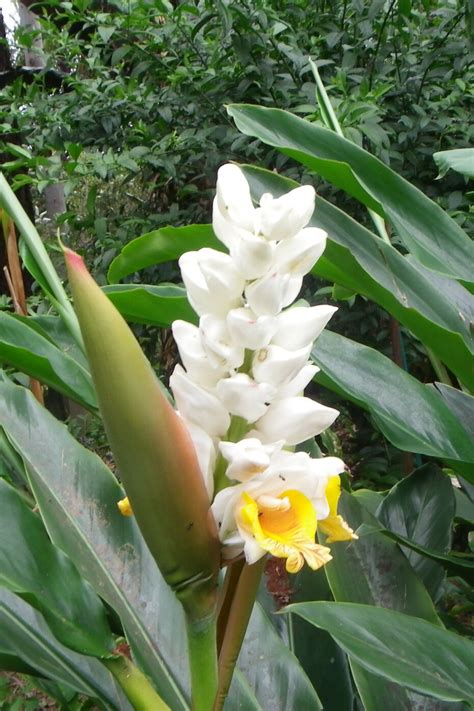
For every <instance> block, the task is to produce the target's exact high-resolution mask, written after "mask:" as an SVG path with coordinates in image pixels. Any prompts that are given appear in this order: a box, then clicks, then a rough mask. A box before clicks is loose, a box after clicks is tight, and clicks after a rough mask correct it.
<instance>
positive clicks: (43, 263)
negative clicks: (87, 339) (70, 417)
mask: <svg viewBox="0 0 474 711" xmlns="http://www.w3.org/2000/svg"><path fill="white" fill-rule="evenodd" d="M0 205H1V206H2V207H3V208H4V209H5V211H6V212H7V213H8V215H9V216H10V218H11V219H12V220H13V222H14V223H15V224H16V226H17V227H18V229H19V230H20V232H21V234H22V236H23V239H24V240H25V243H26V245H27V246H28V249H29V250H30V252H31V254H32V255H33V257H34V259H35V261H36V263H37V265H38V267H39V269H40V271H41V274H42V275H43V277H44V278H45V280H46V282H47V284H48V287H49V289H50V290H51V295H52V297H53V298H52V299H51V302H52V303H53V305H54V306H56V308H57V310H58V313H59V314H60V316H61V317H62V318H63V320H64V322H65V324H66V326H67V328H68V329H69V331H70V332H71V335H72V336H73V337H74V340H75V341H76V343H77V344H78V345H79V347H80V348H81V349H82V350H84V342H83V340H82V335H81V330H80V328H79V323H78V321H77V317H76V314H75V313H74V309H73V308H72V306H71V302H70V301H69V298H68V295H67V294H66V292H65V290H64V288H63V285H62V283H61V280H60V278H59V276H58V274H57V272H56V269H55V268H54V265H53V263H52V261H51V259H50V258H49V254H48V252H47V251H46V248H45V246H44V244H43V242H42V240H41V237H40V236H39V234H38V232H37V230H36V227H35V226H34V224H33V223H32V222H31V220H30V218H29V217H28V215H27V214H26V212H25V211H24V209H23V207H22V206H21V204H20V202H19V200H18V198H17V196H16V195H15V193H14V192H13V190H12V189H11V187H10V185H9V184H8V182H7V180H6V178H5V176H4V175H3V174H2V173H0ZM46 296H48V297H49V296H50V295H49V294H48V293H47V294H46Z"/></svg>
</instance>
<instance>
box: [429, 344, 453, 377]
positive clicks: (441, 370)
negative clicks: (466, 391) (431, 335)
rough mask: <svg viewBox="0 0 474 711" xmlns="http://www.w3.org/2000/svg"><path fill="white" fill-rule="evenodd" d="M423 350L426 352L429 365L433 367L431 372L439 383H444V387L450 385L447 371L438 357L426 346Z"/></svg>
mask: <svg viewBox="0 0 474 711" xmlns="http://www.w3.org/2000/svg"><path fill="white" fill-rule="evenodd" d="M425 350H426V355H427V356H428V358H429V360H430V362H431V365H432V366H433V370H434V372H435V373H436V375H437V376H438V378H439V380H440V382H441V383H444V384H445V385H451V386H452V382H451V378H450V377H449V374H448V371H447V370H446V368H445V367H444V365H443V363H442V362H441V361H440V359H439V358H438V356H437V355H436V354H435V353H433V351H432V350H431V348H428V346H426V345H425Z"/></svg>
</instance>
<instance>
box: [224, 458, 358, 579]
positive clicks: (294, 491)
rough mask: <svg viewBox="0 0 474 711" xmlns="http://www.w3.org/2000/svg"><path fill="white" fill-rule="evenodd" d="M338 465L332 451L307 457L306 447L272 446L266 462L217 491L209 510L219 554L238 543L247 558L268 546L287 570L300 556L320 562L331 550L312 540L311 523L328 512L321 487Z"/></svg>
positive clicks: (313, 528)
mask: <svg viewBox="0 0 474 711" xmlns="http://www.w3.org/2000/svg"><path fill="white" fill-rule="evenodd" d="M254 448H255V449H258V448H257V447H256V446H255V445H254ZM235 459H237V458H236V457H235V458H234V461H233V462H232V464H233V465H234V467H235V466H236V462H235ZM262 466H263V457H262ZM343 470H344V463H343V462H342V461H341V460H340V459H337V458H335V457H325V458H323V459H311V458H310V457H309V456H308V455H307V454H306V453H305V452H298V453H296V454H293V453H291V452H284V451H276V452H275V453H273V455H271V457H270V464H269V466H268V467H267V468H265V469H263V470H261V471H258V473H256V474H255V475H254V476H253V477H251V478H249V479H247V480H246V481H244V482H243V483H242V484H238V485H235V486H230V487H227V488H226V489H223V490H222V491H220V492H219V493H218V494H217V496H216V498H215V499H214V502H213V504H212V512H213V514H214V517H215V519H216V522H217V525H218V528H219V536H220V539H221V541H222V543H223V546H224V548H223V554H224V557H230V556H233V555H234V553H235V550H236V548H238V547H239V543H240V547H243V549H244V552H245V557H246V559H247V562H248V563H249V564H252V563H255V562H256V561H257V560H259V559H260V558H261V557H262V556H263V555H265V553H266V552H270V553H273V554H274V555H277V556H279V557H283V558H286V559H287V569H288V570H289V571H290V572H297V571H298V570H299V569H300V568H301V567H302V565H303V563H304V561H305V560H306V562H307V563H308V564H309V565H310V566H311V567H312V568H314V569H316V568H318V567H320V566H321V565H324V563H326V562H328V560H330V558H331V556H330V554H329V549H327V548H325V547H324V546H320V545H318V544H317V543H315V540H314V538H315V533H316V527H317V522H318V520H320V519H326V518H328V517H329V516H330V514H331V507H330V505H329V503H328V501H327V497H326V490H327V488H328V484H329V482H330V480H331V478H333V477H337V475H338V474H339V473H340V472H342V471H343ZM336 535H337V533H336ZM239 539H240V541H239Z"/></svg>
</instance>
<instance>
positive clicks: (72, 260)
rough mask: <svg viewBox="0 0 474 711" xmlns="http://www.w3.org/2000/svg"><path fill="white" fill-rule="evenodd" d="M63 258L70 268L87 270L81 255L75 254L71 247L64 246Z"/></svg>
mask: <svg viewBox="0 0 474 711" xmlns="http://www.w3.org/2000/svg"><path fill="white" fill-rule="evenodd" d="M64 259H65V260H66V262H67V264H68V266H69V267H70V268H71V269H75V270H77V271H87V267H86V265H85V264H84V260H83V258H82V257H81V255H80V254H77V252H73V251H72V249H68V247H65V248H64Z"/></svg>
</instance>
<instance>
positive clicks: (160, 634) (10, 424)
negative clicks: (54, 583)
mask: <svg viewBox="0 0 474 711" xmlns="http://www.w3.org/2000/svg"><path fill="white" fill-rule="evenodd" d="M0 425H1V426H3V425H5V431H6V434H7V435H8V438H9V440H10V441H11V442H12V443H13V445H14V446H15V448H16V449H17V451H18V452H20V453H21V455H22V456H23V459H24V461H25V465H26V467H27V471H28V475H29V479H30V482H31V486H32V489H33V491H34V493H35V498H36V500H37V502H38V505H39V508H40V512H41V515H42V517H43V520H44V521H45V524H46V528H47V530H48V533H49V534H50V536H51V538H52V539H53V542H54V543H55V544H56V545H57V546H58V547H60V548H61V549H62V550H64V551H65V552H66V553H67V554H68V555H69V557H70V558H72V560H74V563H75V564H76V566H77V567H78V569H79V570H80V572H81V573H82V575H83V576H84V578H85V579H86V580H88V581H89V582H90V584H91V585H92V587H93V588H94V589H95V590H96V592H98V593H99V594H100V595H101V597H103V598H104V599H105V600H106V601H107V602H108V603H109V604H110V605H111V606H112V607H113V608H114V609H115V610H116V612H117V613H118V615H119V616H120V618H121V621H122V624H123V625H124V628H125V631H126V634H127V637H128V640H129V642H130V644H131V647H132V650H133V653H134V656H135V659H136V660H137V661H138V663H139V665H140V667H141V668H142V670H143V671H145V673H146V674H147V675H148V676H149V677H150V679H152V680H153V681H154V682H155V685H156V688H157V690H158V692H159V693H160V696H162V698H163V699H164V700H165V701H166V703H168V704H169V706H170V707H171V708H172V709H173V711H175V710H176V711H179V710H180V709H183V710H187V709H189V705H188V702H187V693H188V690H189V679H188V664H187V651H186V634H185V628H184V616H183V612H182V608H181V605H180V604H179V603H178V601H177V599H176V597H175V596H174V595H173V594H172V592H171V590H170V589H169V587H168V586H167V585H166V583H165V582H164V580H163V578H162V577H161V575H160V573H159V570H158V568H157V566H156V564H155V562H154V560H153V559H152V557H151V555H150V553H149V551H148V548H147V547H146V545H145V543H144V541H143V538H142V536H141V534H140V531H139V529H138V527H137V525H136V523H135V521H134V519H133V517H132V518H124V517H123V516H121V515H120V514H119V512H118V509H117V501H119V500H120V499H121V498H122V497H123V496H124V494H123V490H122V489H121V487H120V486H119V484H118V483H117V481H116V479H115V477H114V476H113V475H112V473H111V472H110V470H109V469H108V467H107V466H106V465H105V464H104V463H103V462H102V460H101V459H100V458H99V457H97V456H96V455H95V454H93V453H92V452H89V451H88V450H87V449H85V448H84V447H82V446H81V445H80V444H79V443H78V442H76V440H75V439H74V438H73V437H72V436H71V435H70V434H69V433H68V431H67V429H66V428H65V427H64V425H62V424H61V423H59V422H58V421H57V420H56V419H55V418H54V417H53V416H52V415H51V414H50V413H49V412H47V411H46V410H45V409H44V408H42V407H41V406H40V405H38V403H37V402H36V401H35V400H34V398H33V397H32V396H31V394H30V393H29V392H28V391H27V390H25V388H21V387H19V386H16V385H13V384H12V383H10V382H9V381H7V380H5V381H4V382H0ZM252 699H253V693H252V692H251V691H249V690H248V689H247V682H246V681H245V680H243V678H242V676H241V675H238V676H237V677H236V680H235V682H234V684H233V688H232V697H231V698H230V699H229V701H228V703H229V704H231V705H229V706H228V707H227V706H226V709H228V711H234V709H235V711H237V709H239V711H242V710H245V709H248V711H250V710H251V709H258V708H259V707H258V706H256V705H252V704H253V700H252ZM244 702H245V705H241V704H244ZM255 703H256V702H255Z"/></svg>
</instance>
